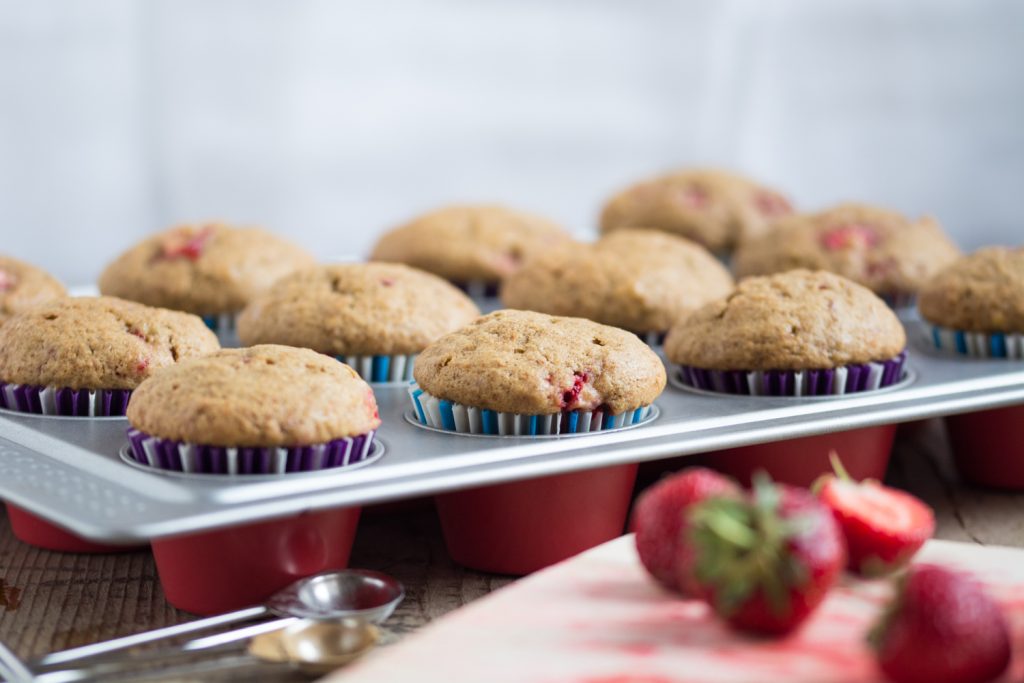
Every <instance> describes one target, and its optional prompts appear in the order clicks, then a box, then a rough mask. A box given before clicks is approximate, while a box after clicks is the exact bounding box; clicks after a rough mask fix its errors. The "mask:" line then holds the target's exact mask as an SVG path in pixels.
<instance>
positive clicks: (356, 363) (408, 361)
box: [335, 353, 417, 383]
mask: <svg viewBox="0 0 1024 683" xmlns="http://www.w3.org/2000/svg"><path fill="white" fill-rule="evenodd" d="M416 355H417V354H415V353H412V354H407V355H404V356H335V358H337V359H338V360H340V361H341V362H342V363H345V364H346V365H348V366H349V367H351V368H352V369H353V370H355V371H356V372H357V373H359V376H360V377H362V378H363V379H364V380H365V381H367V382H373V383H382V382H409V381H412V368H413V365H414V364H415V362H416Z"/></svg>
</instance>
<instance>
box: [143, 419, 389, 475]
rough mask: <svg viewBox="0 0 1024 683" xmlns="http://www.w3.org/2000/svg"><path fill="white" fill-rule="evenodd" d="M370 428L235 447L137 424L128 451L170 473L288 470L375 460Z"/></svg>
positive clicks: (282, 471)
mask: <svg viewBox="0 0 1024 683" xmlns="http://www.w3.org/2000/svg"><path fill="white" fill-rule="evenodd" d="M375 434H376V432H374V431H371V432H368V433H366V434H361V435H359V436H353V437H349V438H345V439H335V440H334V441H328V442H326V443H321V444H314V445H312V446H293V447H290V448H232V447H225V446H204V445H200V444H191V443H185V442H183V441H175V440H173V439H161V438H159V437H156V436H151V435H149V434H146V433H145V432H141V431H139V430H138V429H129V430H128V445H129V448H128V449H127V455H128V456H129V457H130V459H131V460H133V461H135V462H136V463H138V464H140V465H146V466H149V467H153V468H155V469H159V470H166V471H169V472H188V473H195V474H232V475H246V474H288V473H291V472H313V471H317V470H327V469H338V468H341V467H350V466H352V465H359V464H362V463H365V462H368V461H370V460H372V459H374V456H375V454H377V453H379V452H380V451H379V449H376V451H375V449H374V448H373V437H374V436H375Z"/></svg>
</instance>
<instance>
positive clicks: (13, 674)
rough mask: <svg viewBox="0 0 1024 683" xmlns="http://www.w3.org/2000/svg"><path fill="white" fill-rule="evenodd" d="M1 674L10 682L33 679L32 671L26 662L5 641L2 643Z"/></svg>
mask: <svg viewBox="0 0 1024 683" xmlns="http://www.w3.org/2000/svg"><path fill="white" fill-rule="evenodd" d="M0 675H2V676H3V677H4V680H5V681H8V683H29V681H31V680H32V672H31V671H29V670H28V667H27V666H25V663H24V662H22V661H21V660H20V659H18V656H17V655H16V654H14V653H13V652H11V650H10V648H8V647H7V646H6V645H4V644H3V643H0Z"/></svg>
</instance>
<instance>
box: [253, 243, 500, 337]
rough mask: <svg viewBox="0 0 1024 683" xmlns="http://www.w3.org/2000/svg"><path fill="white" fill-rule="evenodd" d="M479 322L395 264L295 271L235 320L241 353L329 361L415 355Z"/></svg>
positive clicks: (443, 284)
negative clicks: (292, 351)
mask: <svg viewBox="0 0 1024 683" xmlns="http://www.w3.org/2000/svg"><path fill="white" fill-rule="evenodd" d="M479 315H480V310H479V309H478V308H477V307H476V304H474V303H473V302H472V300H471V299H470V298H469V297H468V296H466V295H465V294H463V293H462V292H461V291H459V290H458V289H457V288H456V287H454V286H453V285H451V284H449V283H448V282H447V281H445V280H443V279H441V278H439V277H437V276H436V275H431V274H430V273H426V272H424V271H422V270H417V269H415V268H410V267H408V266H404V265H401V264H398V263H348V264H339V265H331V266H318V267H315V268H311V269H308V270H301V271H297V272H295V273H292V274H291V275H287V276H285V277H284V278H282V279H281V280H278V281H277V282H276V283H275V284H274V285H273V286H272V287H271V288H270V289H268V290H267V291H265V292H263V293H262V294H260V295H258V296H257V297H256V298H255V299H253V300H252V301H251V302H250V303H249V305H248V306H247V307H246V308H245V310H244V311H242V315H241V316H240V317H239V319H238V335H239V337H240V338H241V340H242V342H243V343H244V344H246V345H252V344H286V345H288V346H304V347H306V348H310V349H313V350H314V351H319V352H321V353H326V354H330V355H332V356H342V355H343V356H348V355H394V354H413V353H419V352H420V351H422V350H423V348H424V347H426V346H427V344H429V343H430V342H432V341H434V340H435V339H437V338H438V337H440V336H442V335H444V334H447V333H448V332H452V331H453V330H457V329H459V328H460V327H462V326H463V325H466V324H468V323H469V322H470V321H472V320H473V319H474V318H476V317H477V316H479Z"/></svg>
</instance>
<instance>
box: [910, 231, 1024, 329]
mask: <svg viewBox="0 0 1024 683" xmlns="http://www.w3.org/2000/svg"><path fill="white" fill-rule="evenodd" d="M917 305H918V308H920V310H921V315H922V316H924V318H925V319H926V320H928V321H930V322H933V323H935V324H937V325H941V326H943V327H948V328H950V329H954V330H964V331H967V332H1024V248H1022V247H1017V248H1007V247H989V248H987V249H979V250H978V251H976V252H975V253H973V254H971V255H969V256H962V257H960V258H959V259H958V260H956V261H954V262H953V263H951V264H949V265H948V266H946V267H945V268H943V269H942V270H941V271H939V272H938V273H936V275H935V276H934V277H933V278H932V279H931V280H929V281H928V282H927V283H925V286H924V287H923V288H922V289H921V294H920V296H919V298H918V302H917Z"/></svg>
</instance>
